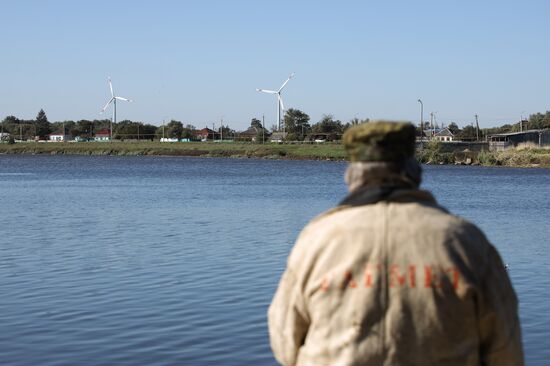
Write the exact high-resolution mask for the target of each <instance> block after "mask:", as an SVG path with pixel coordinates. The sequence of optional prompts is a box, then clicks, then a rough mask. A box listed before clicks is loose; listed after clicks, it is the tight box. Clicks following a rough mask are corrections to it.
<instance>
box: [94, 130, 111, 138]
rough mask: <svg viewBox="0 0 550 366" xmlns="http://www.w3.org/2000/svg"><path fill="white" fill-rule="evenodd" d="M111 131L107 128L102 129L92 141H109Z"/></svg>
mask: <svg viewBox="0 0 550 366" xmlns="http://www.w3.org/2000/svg"><path fill="white" fill-rule="evenodd" d="M110 140H111V131H110V130H109V129H108V128H104V129H102V130H99V131H97V132H96V133H95V137H94V141H110Z"/></svg>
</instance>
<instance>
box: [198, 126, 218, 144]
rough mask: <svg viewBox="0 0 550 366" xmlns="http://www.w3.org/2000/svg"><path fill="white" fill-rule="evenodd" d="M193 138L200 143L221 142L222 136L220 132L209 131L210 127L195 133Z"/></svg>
mask: <svg viewBox="0 0 550 366" xmlns="http://www.w3.org/2000/svg"><path fill="white" fill-rule="evenodd" d="M193 137H194V138H195V139H197V140H200V141H208V140H219V139H220V138H221V135H220V133H219V132H216V131H214V130H211V129H209V128H208V127H205V128H203V129H202V130H197V131H193Z"/></svg>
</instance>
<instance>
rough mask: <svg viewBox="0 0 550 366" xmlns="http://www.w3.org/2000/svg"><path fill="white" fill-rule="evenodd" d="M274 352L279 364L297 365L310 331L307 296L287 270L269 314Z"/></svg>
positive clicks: (270, 334) (292, 274) (286, 365)
mask: <svg viewBox="0 0 550 366" xmlns="http://www.w3.org/2000/svg"><path fill="white" fill-rule="evenodd" d="M268 323H269V338H270V342H271V349H272V350H273V354H274V355H275V358H276V359H277V361H279V363H281V364H282V365H285V366H290V365H294V364H295V363H296V359H297V357H298V352H299V350H300V347H301V346H302V344H303V343H304V340H305V337H306V335H307V331H308V328H309V318H308V316H307V311H306V307H305V303H304V300H303V295H302V293H301V292H300V288H299V285H298V283H297V280H296V277H295V275H294V273H293V272H292V271H291V270H290V269H289V268H287V270H286V271H285V273H284V274H283V277H282V278H281V282H280V283H279V288H278V289H277V292H276V293H275V296H274V298H273V301H272V303H271V306H270V307H269V311H268Z"/></svg>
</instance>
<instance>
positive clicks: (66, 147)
mask: <svg viewBox="0 0 550 366" xmlns="http://www.w3.org/2000/svg"><path fill="white" fill-rule="evenodd" d="M2 153H3V154H51V155H56V154H65V155H166V156H206V157H234V158H251V157H253V158H265V159H313V160H327V159H328V160H344V159H345V158H346V153H345V151H344V148H343V146H342V145H340V144H332V143H324V144H271V143H270V144H252V143H223V142H220V143H212V142H189V143H167V142H163V143H161V142H152V141H142V142H79V143H70V142H69V143H62V142H47V143H37V142H29V143H16V144H11V145H9V144H5V143H4V144H0V154H2Z"/></svg>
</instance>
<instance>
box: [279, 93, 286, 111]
mask: <svg viewBox="0 0 550 366" xmlns="http://www.w3.org/2000/svg"><path fill="white" fill-rule="evenodd" d="M279 104H280V105H281V109H282V111H283V114H284V113H285V105H284V104H283V97H281V94H279Z"/></svg>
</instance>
